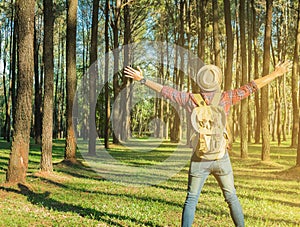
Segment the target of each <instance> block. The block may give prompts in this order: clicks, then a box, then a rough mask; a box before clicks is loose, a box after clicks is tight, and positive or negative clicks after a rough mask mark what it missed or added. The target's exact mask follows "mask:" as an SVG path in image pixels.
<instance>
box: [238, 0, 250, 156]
mask: <svg viewBox="0 0 300 227" xmlns="http://www.w3.org/2000/svg"><path fill="white" fill-rule="evenodd" d="M239 11H240V29H241V31H240V33H241V42H240V44H241V60H242V84H246V83H247V80H248V77H247V53H246V31H245V19H246V18H245V0H241V1H240V10H239ZM247 120H248V99H244V100H242V105H241V112H240V124H241V131H240V136H241V157H242V158H248V143H247Z"/></svg>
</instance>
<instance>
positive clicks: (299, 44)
mask: <svg viewBox="0 0 300 227" xmlns="http://www.w3.org/2000/svg"><path fill="white" fill-rule="evenodd" d="M296 48H297V49H296ZM299 49H300V1H298V23H297V37H296V47H295V52H294V62H295V55H296V56H297V61H296V62H297V63H298V64H299V62H298V60H299V56H298V54H299ZM297 53H298V54H297ZM294 64H295V63H294ZM293 68H294V67H293ZM298 69H299V68H298ZM298 75H299V72H298ZM299 103H300V93H299ZM299 120H300V115H299V110H298V123H299ZM298 130H299V131H298V149H297V159H296V165H297V166H300V127H299V126H298Z"/></svg>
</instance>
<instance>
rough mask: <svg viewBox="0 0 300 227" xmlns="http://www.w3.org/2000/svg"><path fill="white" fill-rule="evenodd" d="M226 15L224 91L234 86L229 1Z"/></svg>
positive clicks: (232, 41)
mask: <svg viewBox="0 0 300 227" xmlns="http://www.w3.org/2000/svg"><path fill="white" fill-rule="evenodd" d="M224 14H225V26H226V37H227V51H226V57H227V58H226V65H225V85H224V90H225V91H228V90H230V89H231V85H232V65H233V45H234V39H233V34H232V26H231V12H230V1H229V0H224ZM232 122H233V119H232V115H229V117H228V119H227V125H228V126H227V132H228V134H229V137H230V138H232V132H233V124H232ZM230 143H232V141H230ZM230 147H231V146H230Z"/></svg>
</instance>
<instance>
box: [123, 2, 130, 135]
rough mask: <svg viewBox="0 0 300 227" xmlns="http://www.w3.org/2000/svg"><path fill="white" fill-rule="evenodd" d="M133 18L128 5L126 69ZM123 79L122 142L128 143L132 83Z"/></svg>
mask: <svg viewBox="0 0 300 227" xmlns="http://www.w3.org/2000/svg"><path fill="white" fill-rule="evenodd" d="M126 3H128V0H125V4H126ZM130 25H131V18H130V7H129V5H128V4H126V5H125V7H124V62H123V64H124V68H125V67H126V66H128V65H129V62H130V49H129V46H128V44H129V43H130V41H131V31H130ZM122 77H123V84H122V94H123V95H122V96H121V119H122V120H121V125H122V128H121V140H122V141H126V140H127V139H128V138H129V137H130V109H129V106H130V101H131V97H130V95H131V94H130V90H131V86H130V84H131V82H130V79H129V78H128V77H125V76H124V75H122Z"/></svg>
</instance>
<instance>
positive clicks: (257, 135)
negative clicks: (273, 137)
mask: <svg viewBox="0 0 300 227" xmlns="http://www.w3.org/2000/svg"><path fill="white" fill-rule="evenodd" d="M251 8H252V14H253V24H252V26H253V48H254V79H258V78H259V73H258V47H257V31H256V30H257V26H256V9H255V0H252V1H251ZM259 94H260V93H259V92H256V93H255V96H254V102H255V115H256V118H255V119H256V120H255V134H254V142H255V143H256V144H258V143H259V142H260V131H261V109H260V97H259Z"/></svg>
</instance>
